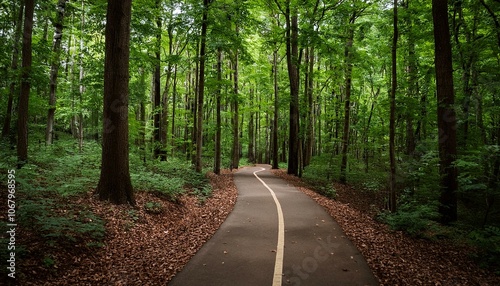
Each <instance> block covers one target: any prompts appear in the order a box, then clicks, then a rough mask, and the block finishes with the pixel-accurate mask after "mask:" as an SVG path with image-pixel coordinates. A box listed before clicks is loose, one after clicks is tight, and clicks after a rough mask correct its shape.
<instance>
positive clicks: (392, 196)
mask: <svg viewBox="0 0 500 286" xmlns="http://www.w3.org/2000/svg"><path fill="white" fill-rule="evenodd" d="M393 19H394V22H393V27H394V34H393V38H392V84H391V93H390V98H389V101H390V106H391V107H390V110H391V111H390V113H391V114H390V119H389V161H390V163H391V164H390V169H391V172H390V174H389V210H390V211H391V212H393V213H394V212H396V210H397V202H396V146H395V140H396V90H397V88H398V81H397V45H398V35H399V34H398V0H394V18H393Z"/></svg>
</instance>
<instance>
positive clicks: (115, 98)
mask: <svg viewBox="0 0 500 286" xmlns="http://www.w3.org/2000/svg"><path fill="white" fill-rule="evenodd" d="M131 6H132V0H108V8H107V9H108V10H107V16H106V32H105V34H106V50H105V51H106V52H105V62H104V120H103V122H104V126H103V137H102V141H103V146H102V167H101V176H100V179H99V184H98V185H97V189H96V192H97V194H98V195H99V199H101V200H109V201H111V202H112V203H115V204H125V203H130V204H131V205H135V199H134V192H133V188H132V182H131V180H130V172H129V146H128V135H129V130H128V97H129V89H128V83H129V42H130V17H131Z"/></svg>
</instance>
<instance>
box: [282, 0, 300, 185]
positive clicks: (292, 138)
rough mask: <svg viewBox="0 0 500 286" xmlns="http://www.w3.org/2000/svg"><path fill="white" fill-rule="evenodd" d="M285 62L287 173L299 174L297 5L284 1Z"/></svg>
mask: <svg viewBox="0 0 500 286" xmlns="http://www.w3.org/2000/svg"><path fill="white" fill-rule="evenodd" d="M284 14H285V19H286V62H287V68H288V79H289V81H290V97H291V98H290V122H289V126H290V129H289V133H288V138H289V139H288V144H289V146H288V171H287V172H288V174H291V175H296V176H297V175H299V152H300V148H299V67H298V64H299V63H298V61H299V40H298V33H299V25H298V11H297V7H295V6H293V7H291V4H290V1H289V0H288V1H287V3H286V11H285V13H284Z"/></svg>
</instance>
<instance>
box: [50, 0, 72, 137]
mask: <svg viewBox="0 0 500 286" xmlns="http://www.w3.org/2000/svg"><path fill="white" fill-rule="evenodd" d="M66 1H67V0H59V2H58V3H57V6H56V11H57V15H56V20H55V22H54V40H53V45H52V59H51V64H50V96H49V111H48V115H47V128H46V131H45V142H46V144H47V145H50V144H52V139H53V137H54V115H55V112H56V93H57V76H58V73H59V65H60V63H59V59H60V56H61V40H62V35H63V20H64V12H65V10H66Z"/></svg>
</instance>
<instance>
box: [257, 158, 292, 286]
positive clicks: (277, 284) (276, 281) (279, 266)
mask: <svg viewBox="0 0 500 286" xmlns="http://www.w3.org/2000/svg"><path fill="white" fill-rule="evenodd" d="M264 170H265V169H264V168H262V167H261V170H258V171H255V172H253V175H254V176H255V177H256V178H257V179H258V180H259V181H260V182H261V183H262V184H263V185H264V187H266V188H267V189H268V190H269V192H271V196H272V197H273V199H274V203H275V204H276V209H277V211H278V245H277V248H276V262H275V263H274V276H273V286H281V280H282V277H283V255H284V249H285V221H284V219H283V211H282V210H281V204H280V202H279V201H278V198H277V197H276V194H275V193H274V191H273V190H272V189H271V188H270V187H269V186H268V185H267V184H266V183H265V182H264V181H263V180H262V179H261V178H259V176H257V173H258V172H262V171H264Z"/></svg>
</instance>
